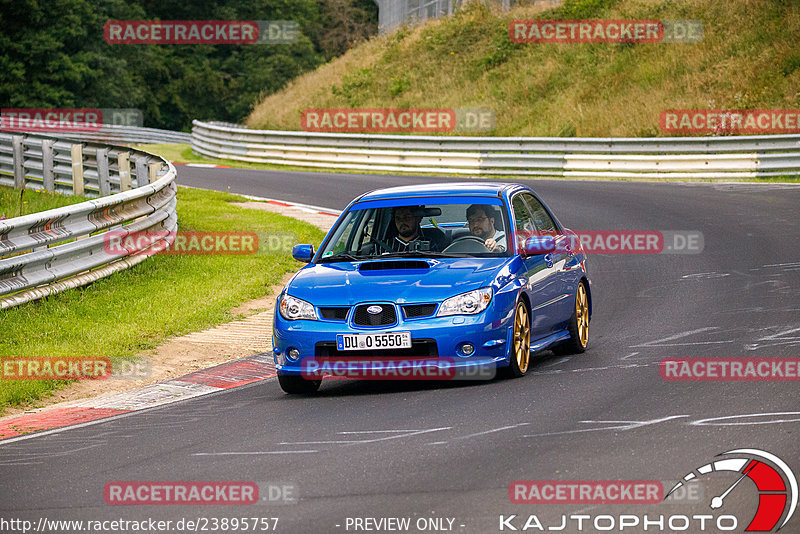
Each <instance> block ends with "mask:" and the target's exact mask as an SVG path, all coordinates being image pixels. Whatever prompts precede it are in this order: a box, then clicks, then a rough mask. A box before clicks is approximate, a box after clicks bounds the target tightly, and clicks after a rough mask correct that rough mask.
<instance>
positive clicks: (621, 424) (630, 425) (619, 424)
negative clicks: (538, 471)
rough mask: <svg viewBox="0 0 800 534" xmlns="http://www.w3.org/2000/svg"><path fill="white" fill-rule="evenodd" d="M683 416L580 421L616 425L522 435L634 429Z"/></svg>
mask: <svg viewBox="0 0 800 534" xmlns="http://www.w3.org/2000/svg"><path fill="white" fill-rule="evenodd" d="M684 417H689V416H688V415H670V416H669V417H662V418H660V419H653V420H651V421H581V422H580V423H581V424H587V425H592V424H594V425H616V426H605V427H597V428H581V429H578V430H564V431H561V432H547V433H545V434H531V435H527V436H522V437H524V438H539V437H546V436H561V435H565V434H581V433H584V432H599V431H601V430H635V429H637V428H642V427H645V426H651V425H655V424H658V423H664V422H666V421H671V420H673V419H682V418H684Z"/></svg>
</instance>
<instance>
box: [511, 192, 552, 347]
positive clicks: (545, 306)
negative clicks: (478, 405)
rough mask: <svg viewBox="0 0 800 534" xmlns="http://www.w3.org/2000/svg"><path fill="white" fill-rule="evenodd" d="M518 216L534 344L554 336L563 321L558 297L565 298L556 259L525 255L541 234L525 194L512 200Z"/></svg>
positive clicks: (517, 235)
mask: <svg viewBox="0 0 800 534" xmlns="http://www.w3.org/2000/svg"><path fill="white" fill-rule="evenodd" d="M511 209H512V212H513V215H514V240H515V246H516V247H517V250H518V251H519V252H520V254H521V257H522V262H523V264H524V269H525V277H526V279H527V280H526V284H525V289H524V291H525V293H526V294H527V295H528V298H529V299H530V303H531V341H532V342H533V341H534V340H537V339H541V338H543V337H546V336H548V335H550V334H552V333H553V332H554V330H555V327H556V323H557V322H558V319H559V314H558V310H557V305H558V297H559V296H560V294H561V291H560V288H559V280H558V277H557V276H556V274H557V273H556V271H555V268H554V263H553V262H552V261H551V260H552V258H551V257H550V256H549V255H547V254H532V255H526V254H525V253H524V248H523V247H524V244H525V240H526V239H527V238H529V237H531V236H533V235H536V234H537V229H536V225H535V223H534V220H533V215H532V213H531V210H530V208H529V207H528V205H527V203H526V202H525V200H524V197H523V193H518V194H516V195H515V196H513V197H512V199H511Z"/></svg>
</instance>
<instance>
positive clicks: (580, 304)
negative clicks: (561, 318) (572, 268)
mask: <svg viewBox="0 0 800 534" xmlns="http://www.w3.org/2000/svg"><path fill="white" fill-rule="evenodd" d="M575 317H576V318H577V320H578V321H577V323H578V324H577V326H578V342H579V343H580V344H581V347H584V348H586V345H588V344H589V299H588V298H587V296H586V287H585V286H584V285H583V284H578V298H577V299H575Z"/></svg>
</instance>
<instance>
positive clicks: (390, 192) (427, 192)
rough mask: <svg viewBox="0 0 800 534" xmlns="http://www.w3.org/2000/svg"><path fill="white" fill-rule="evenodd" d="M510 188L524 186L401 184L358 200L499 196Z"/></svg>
mask: <svg viewBox="0 0 800 534" xmlns="http://www.w3.org/2000/svg"><path fill="white" fill-rule="evenodd" d="M510 188H524V186H521V185H520V184H511V183H504V182H448V183H434V184H421V185H420V184H417V185H403V186H397V187H387V188H384V189H376V190H374V191H370V192H369V193H365V194H364V195H363V196H361V197H360V198H359V199H358V200H359V201H362V200H381V199H387V198H406V197H418V196H426V197H428V196H430V197H436V196H455V195H458V196H493V197H499V196H501V195H500V194H501V192H502V191H503V190H505V189H510Z"/></svg>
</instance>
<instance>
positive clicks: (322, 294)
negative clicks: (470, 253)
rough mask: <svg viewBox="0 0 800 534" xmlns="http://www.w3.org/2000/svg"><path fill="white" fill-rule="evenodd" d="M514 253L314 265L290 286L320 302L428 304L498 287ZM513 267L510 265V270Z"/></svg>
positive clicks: (290, 290) (291, 290) (300, 295)
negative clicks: (460, 294)
mask: <svg viewBox="0 0 800 534" xmlns="http://www.w3.org/2000/svg"><path fill="white" fill-rule="evenodd" d="M512 261H513V258H509V257H501V258H435V259H430V258H429V259H417V258H414V259H408V260H397V259H393V260H388V259H387V260H376V261H368V262H337V263H321V264H312V265H309V266H307V267H306V268H304V269H302V270H300V272H298V273H297V274H296V275H295V276H294V278H293V279H292V280H291V282H289V284H288V285H287V286H286V287H287V291H288V293H289V294H290V295H292V296H295V297H298V298H301V299H303V300H306V301H308V302H311V303H313V304H314V305H316V306H336V305H342V306H344V305H347V306H352V305H354V304H357V303H359V302H366V301H392V302H397V303H400V304H403V303H423V302H436V301H442V300H444V299H446V298H449V297H452V296H454V295H458V294H459V293H463V292H465V291H471V290H473V289H478V288H480V287H485V286H490V285H493V286H495V290H496V289H498V287H497V285H498V284H497V283H496V282H495V280H496V279H497V278H498V275H501V272H502V271H504V269H505V268H506V267H507V265H508V264H509V263H511V262H512ZM506 270H507V269H506Z"/></svg>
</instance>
